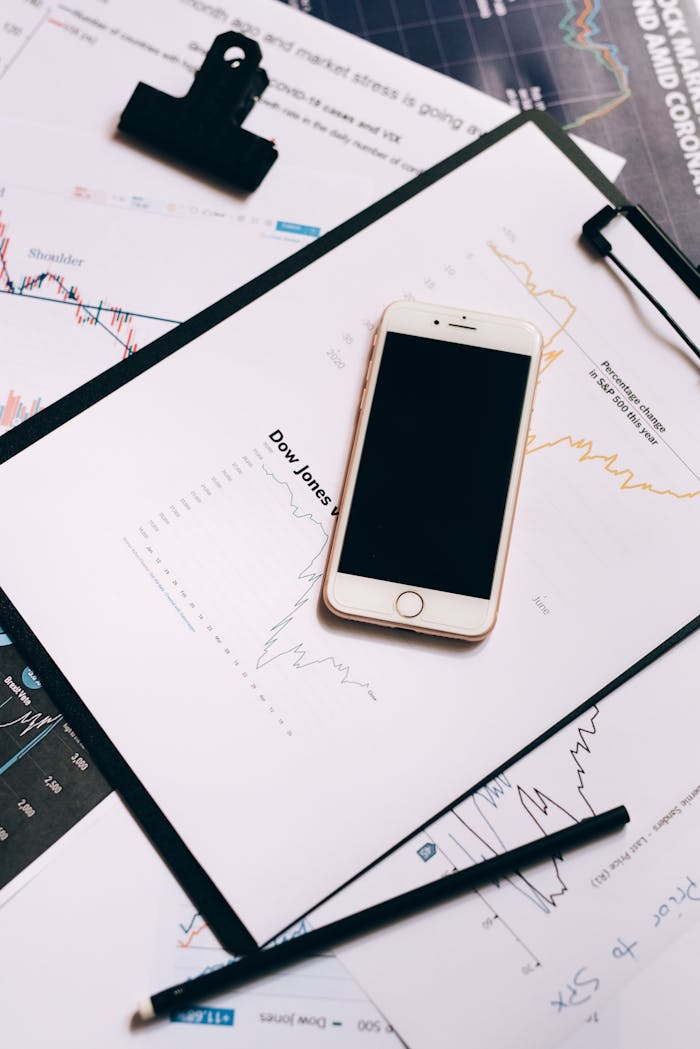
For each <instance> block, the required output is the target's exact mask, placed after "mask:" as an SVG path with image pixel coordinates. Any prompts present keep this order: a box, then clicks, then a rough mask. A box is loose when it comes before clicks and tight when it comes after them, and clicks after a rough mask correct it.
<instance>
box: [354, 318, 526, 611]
mask: <svg viewBox="0 0 700 1049" xmlns="http://www.w3.org/2000/svg"><path fill="white" fill-rule="evenodd" d="M530 361H531V358H530V357H529V356H526V355H524V354H519V353H510V352H504V351H494V350H488V349H483V348H482V347H480V346H464V345H459V344H456V343H451V342H442V341H440V340H438V339H429V338H424V337H422V336H417V335H400V334H398V333H396V332H389V333H387V336H386V342H385V345H384V352H383V355H382V359H381V362H380V367H379V375H378V377H377V386H376V390H375V394H374V401H373V403H372V407H371V412H370V418H369V422H368V426H367V433H366V435H365V442H364V447H363V449H362V454H361V458H360V465H359V470H358V475H357V482H356V485H355V493H354V498H353V501H352V506H351V510H350V515H349V519H348V526H347V531H346V535H345V542H344V544H343V549H342V553H341V556H340V564H339V569H340V571H341V572H347V573H349V574H351V575H357V576H365V577H369V578H370V579H386V580H389V581H390V582H396V583H400V584H406V585H410V586H421V587H428V588H430V589H432V590H444V591H447V592H448V593H455V594H465V595H468V596H472V597H483V598H488V597H489V595H490V593H491V584H492V580H493V571H494V566H495V561H496V554H497V551H498V543H499V538H500V534H501V526H502V522H503V512H504V508H505V501H506V496H507V493H508V484H509V481H510V474H511V466H512V462H513V453H514V450H515V442H516V439H517V433H518V425H519V422H520V416H521V412H522V406H523V399H524V396H525V388H526V385H527V377H528V371H529V367H530Z"/></svg>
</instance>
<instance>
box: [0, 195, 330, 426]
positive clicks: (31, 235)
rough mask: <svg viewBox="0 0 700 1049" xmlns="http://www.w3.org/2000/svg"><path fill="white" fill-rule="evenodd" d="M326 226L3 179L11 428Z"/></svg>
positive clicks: (6, 415)
mask: <svg viewBox="0 0 700 1049" xmlns="http://www.w3.org/2000/svg"><path fill="white" fill-rule="evenodd" d="M57 205H60V206H57ZM231 230H233V233H234V237H233V238H232V237H231ZM320 233H321V230H320V228H319V227H318V226H316V225H313V224H311V223H309V224H303V223H297V222H287V221H286V220H285V219H281V218H276V217H271V216H269V215H266V214H260V213H258V212H256V211H254V210H253V211H249V210H243V209H241V208H237V209H235V208H232V209H231V210H230V211H229V212H226V211H225V210H222V209H221V208H214V207H209V208H208V207H206V206H205V205H203V204H190V203H187V202H183V201H178V200H167V199H157V198H155V197H145V196H140V195H136V194H128V193H124V194H121V193H116V192H113V191H106V190H103V189H100V188H99V187H93V186H84V185H72V186H66V187H65V188H64V189H61V190H57V191H56V192H54V193H50V192H45V191H42V190H37V189H26V188H23V187H19V186H16V185H2V183H0V320H1V321H2V326H3V331H4V332H5V333H6V334H5V342H4V346H3V362H4V368H3V377H2V383H3V386H2V388H0V433H2V432H4V431H5V430H7V429H9V428H10V427H12V426H15V425H17V423H20V422H22V421H24V420H25V419H27V418H29V417H30V416H31V415H34V414H36V412H38V411H40V410H41V408H42V407H44V406H45V405H46V404H49V403H50V402H51V401H53V400H55V399H56V398H57V397H60V396H62V395H63V394H65V393H68V392H69V391H70V390H72V389H74V388H75V387H76V386H78V385H80V384H81V383H83V382H86V381H87V380H88V379H90V378H92V377H93V376H94V375H96V374H98V373H99V372H101V371H103V370H104V369H105V368H108V367H110V366H111V365H113V364H116V363H117V362H118V361H120V360H123V359H125V358H126V357H129V356H131V355H132V354H133V353H136V352H137V351H138V350H139V349H141V348H142V347H143V346H145V345H147V344H148V343H149V342H152V341H153V340H154V339H156V338H157V337H158V336H159V335H162V334H164V333H165V332H166V331H168V330H170V329H171V328H172V327H173V326H174V325H176V324H178V323H180V321H182V320H184V319H186V318H187V317H188V316H190V315H191V314H193V313H195V312H196V311H197V310H199V309H201V308H202V307H204V306H207V305H209V303H210V302H213V301H215V300H216V299H217V298H219V297H220V296H222V295H224V294H226V293H227V292H229V291H231V290H232V289H233V287H235V286H236V284H237V283H242V282H243V281H244V280H246V279H247V278H248V277H249V276H251V275H252V274H254V273H255V272H259V271H261V270H263V269H265V268H266V267H267V266H268V265H271V264H272V263H273V262H275V261H277V260H278V259H279V258H280V257H282V256H284V255H287V254H289V252H290V251H293V250H295V249H296V248H298V247H300V246H301V245H303V244H305V243H308V242H309V241H310V240H312V239H314V238H316V237H318V236H319V235H320ZM145 234H147V236H145ZM241 240H245V243H246V248H247V251H246V253H242V252H241V251H240V249H239V250H238V251H234V249H235V245H236V244H240V242H241ZM134 244H139V252H138V257H134V251H133V249H132V247H131V246H132V245H134ZM232 245H233V246H234V248H232ZM193 246H195V247H194V250H196V253H197V258H198V262H197V267H198V274H199V279H198V280H197V281H192V279H191V263H190V262H189V261H188V258H189V252H190V251H192V250H193ZM227 250H228V252H229V253H230V254H232V255H234V257H233V258H232V259H231V260H230V264H229V265H223V262H225V261H226V259H225V254H224V253H225V252H226V251H227ZM241 256H242V261H241ZM217 259H218V260H220V261H219V263H217V262H216V261H215V260H217ZM154 274H155V277H154Z"/></svg>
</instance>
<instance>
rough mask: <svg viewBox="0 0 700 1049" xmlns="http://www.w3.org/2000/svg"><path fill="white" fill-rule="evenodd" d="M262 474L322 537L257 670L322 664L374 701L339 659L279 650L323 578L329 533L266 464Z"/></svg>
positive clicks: (301, 648) (302, 649)
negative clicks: (287, 662)
mask: <svg viewBox="0 0 700 1049" xmlns="http://www.w3.org/2000/svg"><path fill="white" fill-rule="evenodd" d="M262 470H263V473H264V474H265V475H266V477H268V478H269V479H270V480H271V481H272V482H274V483H275V484H277V485H279V486H280V487H281V488H282V489H284V490H285V491H286V493H287V496H288V498H289V509H290V510H291V514H292V517H294V518H295V519H296V520H298V521H308V522H309V524H311V525H313V526H315V527H316V528H317V529H318V531H319V533H320V538H319V542H320V546H319V549H318V551H317V553H315V554H314V556H313V557H312V558H311V560H310V561H309V562H308V563H307V564H306V565H305V566H304V568H302V570H301V571H300V572H299V574H298V576H297V579H298V580H299V582H300V583H301V586H302V592H301V594H300V595H299V597H298V598H297V599H296V600H295V601H294V604H293V605H292V607H291V608H290V609H289V610H288V611H287V612H286V613H285V614H284V615H283V616H282V618H281V619H279V620H278V621H277V622H276V623H275V624H274V625H273V626H272V627H271V628H270V633H269V635H268V637H267V639H266V640H265V642H264V643H263V651H262V653H261V655H260V656H259V657H258V660H257V664H256V666H257V668H258V669H261V668H262V667H264V666H267V665H268V664H269V663H272V662H273V661H274V660H276V659H280V658H282V657H283V656H292V657H293V658H292V662H291V666H292V667H293V668H294V669H296V670H306V669H308V668H309V667H314V666H321V665H323V664H328V665H330V666H331V667H332V668H333V669H334V670H335V671H337V673H338V675H339V681H340V684H342V685H356V686H358V687H359V688H362V689H367V690H368V694H369V695H370V696H371V698H373V699H374V698H375V697H374V695H373V693H371V692H369V682H368V681H358V680H355V679H354V678H352V676H351V674H352V671H351V668H350V666H349V664H347V663H345V662H343V661H342V660H339V659H336V657H335V656H322V657H320V658H313V657H311V656H309V653H308V651H307V648H306V645H305V644H304V642H303V641H299V642H296V643H295V644H293V645H290V646H289V648H284V647H282V648H280V650H279V651H278V650H277V647H276V646H277V645H278V643H279V642H280V641H281V642H282V644H284V638H283V637H282V634H283V631H284V630H286V629H287V628H288V627H289V626H290V625H291V624H292V622H293V621H294V618H295V616H296V615H297V613H299V612H300V611H301V610H302V609H303V608H304V606H305V605H306V604H307V603H308V602H309V601H310V600H311V595H312V592H313V590H314V589H315V587H316V584H317V583H318V582H319V580H320V579H321V578H322V576H323V570H324V565H323V564H321V565H320V566H317V562H318V561H319V559H320V558H321V557H322V556H323V554H324V551H325V549H326V546H327V544H328V532H327V531H326V528H325V526H324V525H323V524H322V523H321V521H319V520H317V519H316V518H315V517H313V516H312V515H311V514H310V513H308V512H306V511H304V510H302V509H301V507H300V506H299V504H298V503H297V501H296V500H295V497H294V493H293V492H292V489H291V486H290V485H289V484H288V483H287V482H286V481H282V480H280V478H278V477H276V476H275V474H274V473H273V472H272V471H271V470H268V468H267V467H266V466H265V464H264V463H263V464H262Z"/></svg>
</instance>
